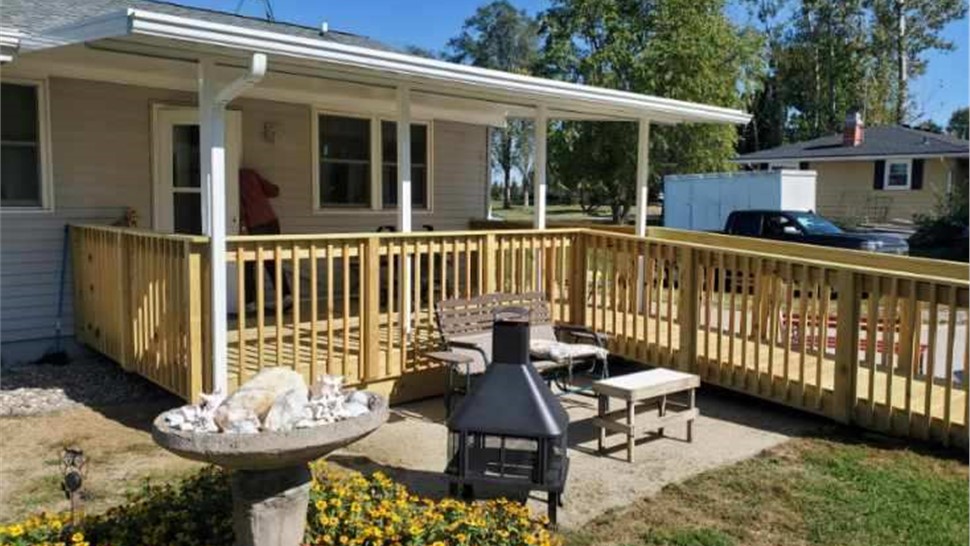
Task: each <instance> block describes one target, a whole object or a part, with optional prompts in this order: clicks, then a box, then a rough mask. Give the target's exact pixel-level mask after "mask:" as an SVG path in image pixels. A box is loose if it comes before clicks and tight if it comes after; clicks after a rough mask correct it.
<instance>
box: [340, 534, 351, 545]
mask: <svg viewBox="0 0 970 546" xmlns="http://www.w3.org/2000/svg"><path fill="white" fill-rule="evenodd" d="M349 540H350V539H349V538H347V535H340V543H341V544H347V542H348V541H349Z"/></svg>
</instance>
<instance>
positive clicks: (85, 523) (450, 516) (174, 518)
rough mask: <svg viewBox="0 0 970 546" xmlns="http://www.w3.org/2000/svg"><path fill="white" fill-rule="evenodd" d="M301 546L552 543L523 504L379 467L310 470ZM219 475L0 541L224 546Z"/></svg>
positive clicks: (147, 492) (7, 532)
mask: <svg viewBox="0 0 970 546" xmlns="http://www.w3.org/2000/svg"><path fill="white" fill-rule="evenodd" d="M312 469H313V475H314V479H313V482H312V484H311V489H310V508H309V510H308V512H307V533H306V539H305V540H306V543H307V544H308V545H309V546H327V545H331V544H333V545H339V546H371V545H374V546H376V545H401V546H461V545H471V544H474V545H483V546H486V545H487V546H519V545H537V546H551V545H553V544H559V541H558V539H557V538H556V537H554V536H553V535H552V534H551V533H550V532H549V531H547V530H546V528H545V523H546V521H545V519H544V518H534V517H532V516H531V515H530V513H529V511H528V509H527V508H526V507H524V506H522V505H519V504H516V503H513V502H510V501H507V500H505V499H499V500H491V501H485V502H476V503H471V504H467V503H464V502H461V501H457V500H453V499H443V500H440V501H435V500H431V499H423V498H420V497H418V496H417V495H413V494H411V493H410V492H409V491H408V490H407V489H406V488H405V487H404V486H402V485H400V484H397V483H394V482H393V481H391V480H390V479H389V478H387V477H386V476H385V475H383V474H382V473H380V472H377V473H375V474H373V475H372V476H370V477H365V476H363V475H361V474H358V473H353V472H343V471H336V470H333V469H331V468H329V467H328V466H327V465H326V464H325V463H316V464H314V465H313V466H312ZM231 499H232V495H231V492H230V489H229V480H228V479H227V474H226V473H225V472H224V471H222V470H219V469H217V468H214V467H211V468H207V469H205V470H202V471H200V472H199V473H196V474H194V475H192V476H190V477H188V478H186V479H184V480H182V481H181V482H179V483H177V484H175V485H155V484H150V483H146V484H145V486H144V487H143V488H142V490H141V491H140V492H139V493H137V494H136V495H133V496H132V497H131V498H130V499H129V502H127V503H126V504H124V505H121V506H118V507H115V508H112V509H110V510H108V511H107V512H105V513H104V514H100V515H96V516H89V517H86V518H84V519H83V520H82V522H81V523H80V524H79V525H78V527H77V528H71V526H70V525H69V517H68V515H67V514H59V515H52V514H39V515H37V516H32V517H30V518H28V519H27V520H24V521H21V522H17V523H13V524H10V525H6V526H2V527H0V545H4V546H6V545H10V546H26V545H34V544H50V545H54V544H61V545H63V546H100V545H110V546H135V545H145V544H166V545H170V546H192V545H210V546H222V545H224V546H230V545H231V544H232V543H233V541H232V521H231V513H232V502H231Z"/></svg>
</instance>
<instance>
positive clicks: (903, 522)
mask: <svg viewBox="0 0 970 546" xmlns="http://www.w3.org/2000/svg"><path fill="white" fill-rule="evenodd" d="M964 459H965V454H953V453H945V454H941V453H936V452H930V451H924V452H920V451H914V450H910V449H906V448H905V447H903V446H902V444H878V445H876V444H872V443H869V444H865V443H857V442H854V441H853V440H851V439H847V438H839V439H826V440H821V439H798V440H793V441H791V442H788V443H786V444H783V445H781V446H779V447H777V448H775V449H772V450H769V451H767V452H765V453H763V454H762V455H760V456H758V457H756V458H754V459H750V460H747V461H743V462H740V463H738V464H735V465H733V466H730V467H726V468H721V469H718V470H713V471H711V472H707V473H704V474H701V475H699V476H697V477H696V478H693V479H691V480H688V481H687V482H684V483H681V484H677V485H673V486H669V487H667V488H665V489H664V490H663V491H662V492H661V493H660V494H659V495H657V496H656V497H653V498H648V499H643V500H641V501H639V502H637V503H636V504H634V505H631V506H629V507H627V508H624V509H622V510H615V511H611V512H608V513H606V514H603V515H602V516H601V517H599V518H597V519H596V520H595V521H594V522H592V523H591V524H590V525H587V526H586V527H585V528H584V529H582V530H577V531H573V532H571V533H567V535H566V545H567V546H587V545H593V544H597V545H600V544H602V545H616V546H621V545H622V546H735V545H736V546H740V545H755V546H768V545H786V546H793V545H809V544H818V545H832V546H835V545H839V546H857V545H858V546H862V545H878V546H896V545H900V546H902V545H912V546H943V545H950V544H953V545H957V544H963V545H965V544H967V533H968V525H967V513H968V497H967V477H968V475H967V465H966V462H965V460H964ZM567 502H568V500H567Z"/></svg>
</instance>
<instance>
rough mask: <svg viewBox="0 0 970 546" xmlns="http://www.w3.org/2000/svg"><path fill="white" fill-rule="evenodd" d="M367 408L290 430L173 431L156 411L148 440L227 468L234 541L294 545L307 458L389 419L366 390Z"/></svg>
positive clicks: (302, 522) (306, 494) (301, 519)
mask: <svg viewBox="0 0 970 546" xmlns="http://www.w3.org/2000/svg"><path fill="white" fill-rule="evenodd" d="M365 394H366V395H367V397H368V406H369V409H370V411H369V412H368V413H364V414H362V415H359V416H357V417H351V418H348V419H344V420H340V421H336V422H334V423H328V424H325V425H320V426H314V427H310V428H301V429H294V430H291V431H286V432H283V431H261V432H258V433H255V434H233V433H213V432H199V431H185V430H176V429H173V428H172V427H170V426H169V425H168V424H167V423H166V422H165V419H164V414H162V415H159V416H158V417H157V418H156V419H155V422H154V423H153V426H152V439H153V440H155V443H157V444H158V445H160V446H161V447H163V448H165V449H167V450H168V451H171V452H172V453H175V454H176V455H179V456H181V457H185V458H186V459H192V460H195V461H202V462H205V463H211V464H215V465H219V466H221V467H224V468H226V469H229V470H230V471H231V472H230V483H231V485H232V501H233V513H232V519H233V530H234V532H235V536H236V545H237V546H298V545H299V544H300V543H301V542H302V541H303V533H304V530H305V527H306V513H307V507H308V504H309V500H310V481H311V476H310V470H309V467H308V466H307V463H308V462H309V461H312V460H314V459H318V458H320V457H322V456H324V455H326V454H328V453H330V452H331V451H333V450H335V449H339V448H341V447H344V446H346V445H349V444H352V443H353V442H356V441H357V440H360V439H361V438H363V437H364V436H367V435H368V434H370V433H371V432H373V431H375V430H376V429H377V428H378V427H380V426H381V425H383V424H384V422H386V421H387V416H388V413H387V401H386V400H385V399H384V398H383V397H381V396H379V395H377V394H374V393H369V392H366V393H365Z"/></svg>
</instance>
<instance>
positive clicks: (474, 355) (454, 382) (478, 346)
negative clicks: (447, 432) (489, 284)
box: [427, 292, 609, 413]
mask: <svg viewBox="0 0 970 546" xmlns="http://www.w3.org/2000/svg"><path fill="white" fill-rule="evenodd" d="M505 307H524V308H526V309H528V310H529V324H530V337H531V339H532V345H533V347H536V346H537V345H541V344H542V342H543V341H545V342H550V343H554V342H561V343H564V344H566V346H567V347H570V348H571V349H573V350H568V351H567V352H568V353H569V354H562V355H555V354H554V355H552V356H550V357H547V358H535V357H533V360H532V364H533V365H534V366H535V367H536V370H538V371H539V373H540V374H542V376H543V377H544V378H546V379H547V380H548V381H549V382H550V383H551V382H553V381H555V382H557V385H558V386H559V387H560V389H561V390H562V391H564V392H576V391H577V390H579V389H576V388H573V386H572V380H573V372H574V369H575V367H577V366H584V367H588V369H589V370H590V371H593V370H595V369H596V368H597V367H598V368H599V374H597V375H598V377H599V378H605V377H609V367H608V363H607V359H606V354H607V353H606V350H605V347H606V338H605V336H603V335H602V334H598V333H596V332H594V331H592V330H590V329H589V328H587V327H585V326H576V325H569V324H554V323H553V321H552V314H551V313H550V311H549V305H548V303H547V302H546V300H545V295H544V294H543V293H541V292H530V293H526V294H504V293H500V294H485V295H482V296H477V297H473V298H455V299H449V300H443V301H440V302H438V303H437V304H436V305H435V317H436V320H437V323H438V331H439V333H440V334H441V340H442V344H443V346H444V349H445V350H444V351H441V352H435V353H429V354H428V355H427V356H428V357H429V358H431V359H433V360H436V361H438V362H441V363H444V364H446V365H447V366H448V368H449V374H448V390H447V392H446V393H445V408H446V411H447V412H449V413H450V412H451V409H452V408H451V404H452V400H453V397H454V395H456V394H463V393H467V392H468V391H469V390H470V389H471V387H472V382H473V379H474V377H475V376H478V375H480V374H482V373H484V372H485V367H486V366H488V365H489V364H491V363H492V321H493V315H494V314H495V312H496V311H497V310H499V309H502V308H505Z"/></svg>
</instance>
